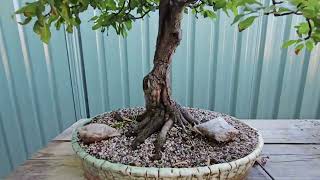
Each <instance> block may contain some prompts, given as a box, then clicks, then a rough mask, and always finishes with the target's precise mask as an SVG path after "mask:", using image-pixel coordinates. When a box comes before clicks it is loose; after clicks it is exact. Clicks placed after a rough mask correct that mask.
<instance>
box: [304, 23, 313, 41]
mask: <svg viewBox="0 0 320 180" xmlns="http://www.w3.org/2000/svg"><path fill="white" fill-rule="evenodd" d="M306 21H307V23H308V26H309V31H308V36H307V37H305V38H304V40H308V39H310V38H311V34H312V25H311V21H310V19H309V18H306Z"/></svg>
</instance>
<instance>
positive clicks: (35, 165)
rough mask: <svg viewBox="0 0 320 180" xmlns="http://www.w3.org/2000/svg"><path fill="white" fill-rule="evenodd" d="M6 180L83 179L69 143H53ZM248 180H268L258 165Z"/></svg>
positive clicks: (79, 164) (79, 165)
mask: <svg viewBox="0 0 320 180" xmlns="http://www.w3.org/2000/svg"><path fill="white" fill-rule="evenodd" d="M6 179H7V180H16V179H24V180H29V179H30V180H33V179H47V180H51V179H52V180H54V179H68V180H69V179H70V180H73V179H74V180H76V179H80V180H81V179H84V177H83V171H82V169H81V162H80V160H79V159H78V158H77V157H76V156H75V155H74V152H73V151H72V148H71V143H70V142H64V141H54V142H52V143H50V144H49V145H48V146H47V147H46V148H44V149H42V150H40V151H39V152H38V153H37V154H35V155H34V156H33V157H32V158H31V159H30V160H28V161H26V162H25V163H24V164H23V165H21V166H19V167H18V168H17V169H16V170H15V171H14V172H13V173H12V174H11V175H10V176H8V177H7V178H6ZM247 179H248V180H269V179H270V178H269V177H268V175H267V174H266V173H265V172H264V171H263V169H262V168H261V167H260V166H259V165H255V166H254V168H252V169H251V171H250V173H249V175H248V178H247Z"/></svg>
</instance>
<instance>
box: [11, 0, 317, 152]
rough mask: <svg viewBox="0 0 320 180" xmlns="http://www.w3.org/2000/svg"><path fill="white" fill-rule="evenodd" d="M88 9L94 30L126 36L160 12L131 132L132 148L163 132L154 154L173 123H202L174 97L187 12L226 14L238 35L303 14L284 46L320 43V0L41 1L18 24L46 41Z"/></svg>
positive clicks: (75, 22) (25, 11)
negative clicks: (268, 20)
mask: <svg viewBox="0 0 320 180" xmlns="http://www.w3.org/2000/svg"><path fill="white" fill-rule="evenodd" d="M89 8H93V9H97V10H98V11H99V12H100V13H99V14H98V15H96V16H94V17H92V18H91V19H90V20H91V21H93V26H92V29H93V30H97V29H100V30H101V31H105V30H107V31H108V30H109V29H110V28H114V29H115V31H116V32H117V34H119V35H122V36H126V35H127V32H128V31H129V30H130V29H131V26H132V23H133V22H134V21H135V20H137V19H143V18H144V17H145V16H148V14H150V13H151V12H155V11H158V12H159V29H158V37H157V42H156V50H155V54H154V59H153V68H152V70H151V71H150V72H149V73H148V74H147V75H146V76H145V77H144V79H143V91H144V95H145V106H146V110H145V112H144V113H143V114H141V115H139V116H138V117H137V121H138V122H139V124H138V125H137V126H136V128H135V129H133V130H132V133H133V134H134V135H136V138H135V140H134V141H133V144H132V147H133V148H136V147H137V146H138V145H139V144H141V143H143V142H144V140H145V139H146V138H148V137H149V136H150V135H151V134H153V133H155V132H159V134H158V137H157V141H156V143H155V151H156V154H159V152H160V150H161V147H162V146H163V144H164V142H165V139H166V135H167V133H168V131H169V130H170V128H171V127H172V126H173V124H174V123H177V124H178V125H180V126H181V127H182V128H183V129H185V128H186V127H189V124H191V125H194V124H197V123H199V122H198V121H197V120H195V119H194V118H193V117H192V116H191V115H190V114H189V112H188V111H187V110H186V109H184V108H182V107H181V106H180V105H179V104H178V103H177V102H175V101H174V100H173V99H172V97H171V89H170V82H169V79H168V76H169V71H170V64H171V62H172V57H173V54H174V52H175V50H176V48H177V47H178V45H179V43H180V41H181V38H182V37H181V34H182V33H181V20H182V18H183V14H184V13H188V12H190V11H189V10H188V9H191V11H192V13H194V14H195V16H196V17H198V16H203V17H204V18H210V19H215V18H216V17H217V16H216V12H217V11H218V10H222V11H223V12H224V13H226V14H227V15H228V16H232V18H234V21H233V24H237V25H238V28H239V31H243V30H245V29H247V28H248V27H249V26H250V25H252V24H253V22H254V21H255V20H256V19H257V18H258V17H259V16H264V15H273V16H276V17H278V16H287V15H296V16H301V17H303V19H304V21H303V22H301V23H299V24H297V25H296V26H295V28H296V33H297V39H294V40H290V41H288V42H285V43H284V45H283V47H288V46H291V45H294V46H295V53H296V54H299V52H300V51H301V50H302V49H303V48H305V47H306V48H307V49H308V50H310V51H311V50H312V49H313V48H314V46H315V45H317V44H318V43H319V42H320V1H319V0H284V1H282V0H281V1H280V0H278V1H277V0H272V1H271V3H270V4H262V3H260V2H259V1H257V0H37V1H34V2H31V3H26V4H25V5H24V6H23V7H21V8H20V9H19V10H17V11H16V13H17V14H23V16H24V17H25V19H24V21H23V22H20V24H22V25H25V24H28V23H30V22H32V23H33V30H34V32H35V33H36V34H38V35H39V37H40V38H41V40H42V41H43V42H45V43H48V42H49V40H50V36H51V33H50V31H51V29H50V27H51V26H53V25H54V26H55V27H56V29H60V28H61V25H62V24H64V25H65V26H66V30H67V31H68V32H70V33H71V32H72V31H73V27H74V26H79V25H80V24H81V19H80V17H79V16H80V14H81V13H82V12H85V11H87V10H88V9H89ZM33 19H34V21H32V20H33Z"/></svg>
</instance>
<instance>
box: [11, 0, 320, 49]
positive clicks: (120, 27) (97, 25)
mask: <svg viewBox="0 0 320 180" xmlns="http://www.w3.org/2000/svg"><path fill="white" fill-rule="evenodd" d="M159 1H160V0H37V1H34V2H30V3H26V4H25V5H24V6H23V7H21V8H20V9H18V10H17V11H16V14H23V16H24V17H25V19H24V21H23V22H20V24H22V25H25V24H28V23H30V22H31V20H32V19H35V21H32V22H33V24H34V25H33V30H34V32H35V33H37V34H38V35H39V36H40V38H41V40H42V41H43V42H45V43H48V42H49V40H50V36H51V33H50V26H51V25H52V24H54V26H55V27H56V29H60V27H61V25H62V24H65V26H66V30H67V31H68V32H72V31H73V27H74V26H79V25H80V24H81V19H80V18H79V17H80V13H82V12H84V11H86V10H88V9H89V8H90V7H91V8H93V9H96V10H97V11H98V13H97V14H98V15H96V16H93V17H92V18H91V19H90V20H91V21H93V26H92V29H93V30H96V29H100V30H101V31H105V30H106V29H107V30H108V29H109V28H110V27H112V28H114V29H115V30H116V32H117V34H119V35H123V36H125V35H126V34H127V32H128V30H130V29H131V27H132V22H133V21H135V20H136V19H142V18H144V17H145V16H147V15H148V14H149V13H150V12H154V11H156V10H157V9H158V8H159ZM171 1H177V2H179V3H180V4H181V3H182V4H184V6H185V8H186V11H185V12H188V10H187V9H188V8H189V9H191V10H192V12H193V13H194V14H195V15H196V17H198V16H199V15H201V16H203V17H205V18H211V19H214V18H216V17H217V15H216V12H217V11H218V10H222V11H223V12H225V13H226V14H227V15H228V16H231V15H232V17H233V18H234V21H233V24H236V23H237V24H238V28H239V31H243V30H245V29H247V28H248V27H250V26H251V25H252V24H253V23H254V21H255V20H256V19H257V18H258V17H260V16H264V15H273V16H276V17H278V16H287V15H295V16H302V17H303V19H304V20H305V21H304V22H301V23H300V24H297V25H296V26H295V29H296V33H297V39H295V40H290V41H288V42H286V43H284V45H283V47H289V46H291V45H295V49H296V53H297V54H298V53H299V52H300V51H301V49H303V48H304V47H306V48H307V49H308V50H312V49H313V47H314V46H315V45H316V44H317V43H319V42H320V1H319V0H271V3H270V4H267V5H264V4H262V3H260V2H259V1H258V0H171Z"/></svg>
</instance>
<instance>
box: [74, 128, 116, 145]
mask: <svg viewBox="0 0 320 180" xmlns="http://www.w3.org/2000/svg"><path fill="white" fill-rule="evenodd" d="M78 132H79V137H80V139H81V140H82V141H83V142H84V143H93V142H97V141H101V140H105V139H108V138H110V137H114V136H119V135H120V133H119V132H118V131H117V130H116V129H115V128H112V127H110V126H108V125H106V124H98V123H91V124H88V125H85V126H83V127H80V128H79V129H78Z"/></svg>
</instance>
